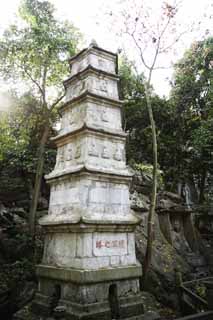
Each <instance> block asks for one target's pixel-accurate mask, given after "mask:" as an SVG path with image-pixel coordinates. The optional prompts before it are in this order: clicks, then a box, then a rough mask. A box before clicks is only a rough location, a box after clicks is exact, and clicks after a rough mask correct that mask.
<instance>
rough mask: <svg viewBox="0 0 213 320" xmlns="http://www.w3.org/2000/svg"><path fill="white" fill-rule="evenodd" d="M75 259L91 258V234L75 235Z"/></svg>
mask: <svg viewBox="0 0 213 320" xmlns="http://www.w3.org/2000/svg"><path fill="white" fill-rule="evenodd" d="M76 243H77V253H76V256H77V257H80V258H81V257H92V233H81V234H78V235H77V241H76Z"/></svg>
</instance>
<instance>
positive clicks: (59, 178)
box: [33, 45, 142, 320]
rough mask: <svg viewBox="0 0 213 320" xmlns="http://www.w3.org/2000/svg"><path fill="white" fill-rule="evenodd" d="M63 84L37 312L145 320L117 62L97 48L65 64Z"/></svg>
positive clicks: (94, 47)
mask: <svg viewBox="0 0 213 320" xmlns="http://www.w3.org/2000/svg"><path fill="white" fill-rule="evenodd" d="M70 67H71V76H70V78H69V79H67V80H66V81H65V82H64V86H65V88H66V102H65V104H64V105H63V106H62V108H61V115H62V124H61V130H60V134H59V135H58V136H57V137H55V138H54V141H55V143H56V145H57V159H56V165H55V168H54V170H53V172H51V173H50V174H49V175H48V176H47V177H46V178H47V181H48V183H49V184H50V187H51V193H50V203H49V213H48V215H47V216H45V217H44V218H42V219H41V220H40V224H41V225H42V227H43V228H44V230H45V247H44V255H43V260H42V264H41V265H39V266H38V268H37V271H38V277H39V289H38V293H37V295H36V298H35V301H34V303H33V309H34V312H37V313H38V312H41V313H46V314H47V313H48V311H49V310H50V309H51V308H53V307H55V306H56V305H58V306H64V307H65V308H66V319H73V320H75V319H91V320H92V319H98V320H100V319H112V318H113V319H125V318H128V317H131V316H136V315H138V314H141V313H142V304H141V300H140V292H139V277H140V276H141V265H140V264H139V263H138V262H137V260H136V256H135V237H134V229H135V226H136V225H137V223H138V219H137V218H136V217H135V216H134V215H133V213H132V212H131V210H130V202H129V184H130V181H131V174H130V172H129V171H128V168H127V166H126V161H125V138H126V134H125V133H124V132H123V130H122V127H121V106H122V103H121V101H119V96H118V80H119V77H118V75H117V55H116V54H113V53H111V52H108V51H106V50H103V49H101V48H99V47H97V46H96V45H91V46H90V47H89V48H88V49H84V50H82V51H81V52H80V53H79V54H77V55H76V56H74V57H73V58H71V59H70Z"/></svg>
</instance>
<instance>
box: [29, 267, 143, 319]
mask: <svg viewBox="0 0 213 320" xmlns="http://www.w3.org/2000/svg"><path fill="white" fill-rule="evenodd" d="M59 274H60V276H59ZM38 275H39V279H40V281H39V292H37V294H36V296H35V299H34V301H33V304H32V311H33V313H34V314H36V315H37V316H40V317H42V318H43V319H45V317H48V316H50V315H51V314H53V312H54V309H55V307H56V306H57V307H59V306H61V307H64V310H65V311H64V318H63V319H66V320H71V319H72V320H80V319H81V320H100V319H102V320H111V319H127V318H129V317H134V316H137V315H141V314H142V313H143V305H142V300H141V296H140V289H139V277H140V276H141V267H140V266H130V267H125V268H110V269H105V270H104V269H103V270H92V271H89V270H85V271H83V270H74V269H68V268H67V269H63V268H55V267H49V266H39V267H38Z"/></svg>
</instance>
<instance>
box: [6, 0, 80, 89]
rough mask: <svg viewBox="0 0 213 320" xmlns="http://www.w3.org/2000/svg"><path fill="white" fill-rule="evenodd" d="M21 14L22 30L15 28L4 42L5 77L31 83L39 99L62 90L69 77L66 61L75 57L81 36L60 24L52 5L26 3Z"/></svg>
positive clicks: (70, 25)
mask: <svg viewBox="0 0 213 320" xmlns="http://www.w3.org/2000/svg"><path fill="white" fill-rule="evenodd" d="M19 12H20V17H21V18H22V27H19V26H18V25H11V26H10V27H9V28H8V29H7V30H5V32H4V34H3V36H2V38H1V39H0V58H1V60H0V61H1V62H0V72H1V74H2V75H3V77H4V79H10V80H11V79H13V80H16V79H22V81H23V80H25V81H27V85H28V86H29V85H31V86H32V87H33V88H34V90H36V92H38V93H39V95H40V94H41V91H45V89H46V87H51V86H54V89H55V90H56V87H57V86H58V87H59V88H60V89H61V88H62V87H61V85H62V80H63V79H64V76H66V75H67V74H68V67H67V64H66V63H65V60H66V59H67V58H68V57H69V56H70V55H73V54H74V53H75V50H76V46H77V43H78V41H79V38H80V34H79V32H78V31H77V29H76V28H75V27H74V26H73V25H72V24H70V23H68V22H59V21H57V20H56V19H55V17H54V8H53V6H52V5H51V4H50V3H49V2H48V1H38V0H24V1H23V2H22V5H21V7H20V10H19ZM43 94H44V92H43Z"/></svg>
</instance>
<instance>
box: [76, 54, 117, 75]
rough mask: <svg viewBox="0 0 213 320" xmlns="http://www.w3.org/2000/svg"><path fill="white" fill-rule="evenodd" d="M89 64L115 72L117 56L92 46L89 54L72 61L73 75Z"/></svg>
mask: <svg viewBox="0 0 213 320" xmlns="http://www.w3.org/2000/svg"><path fill="white" fill-rule="evenodd" d="M89 65H90V66H92V67H93V68H96V69H99V70H102V71H106V72H109V73H113V74H115V71H116V70H115V65H116V57H115V56H114V55H109V54H106V53H103V52H102V53H100V52H99V51H97V50H95V49H93V48H92V49H90V50H89V52H88V53H87V54H85V55H83V56H81V57H79V58H78V59H77V60H75V61H74V62H71V76H73V75H75V74H77V73H79V72H81V71H83V70H84V69H86V68H87V67H88V66H89Z"/></svg>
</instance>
